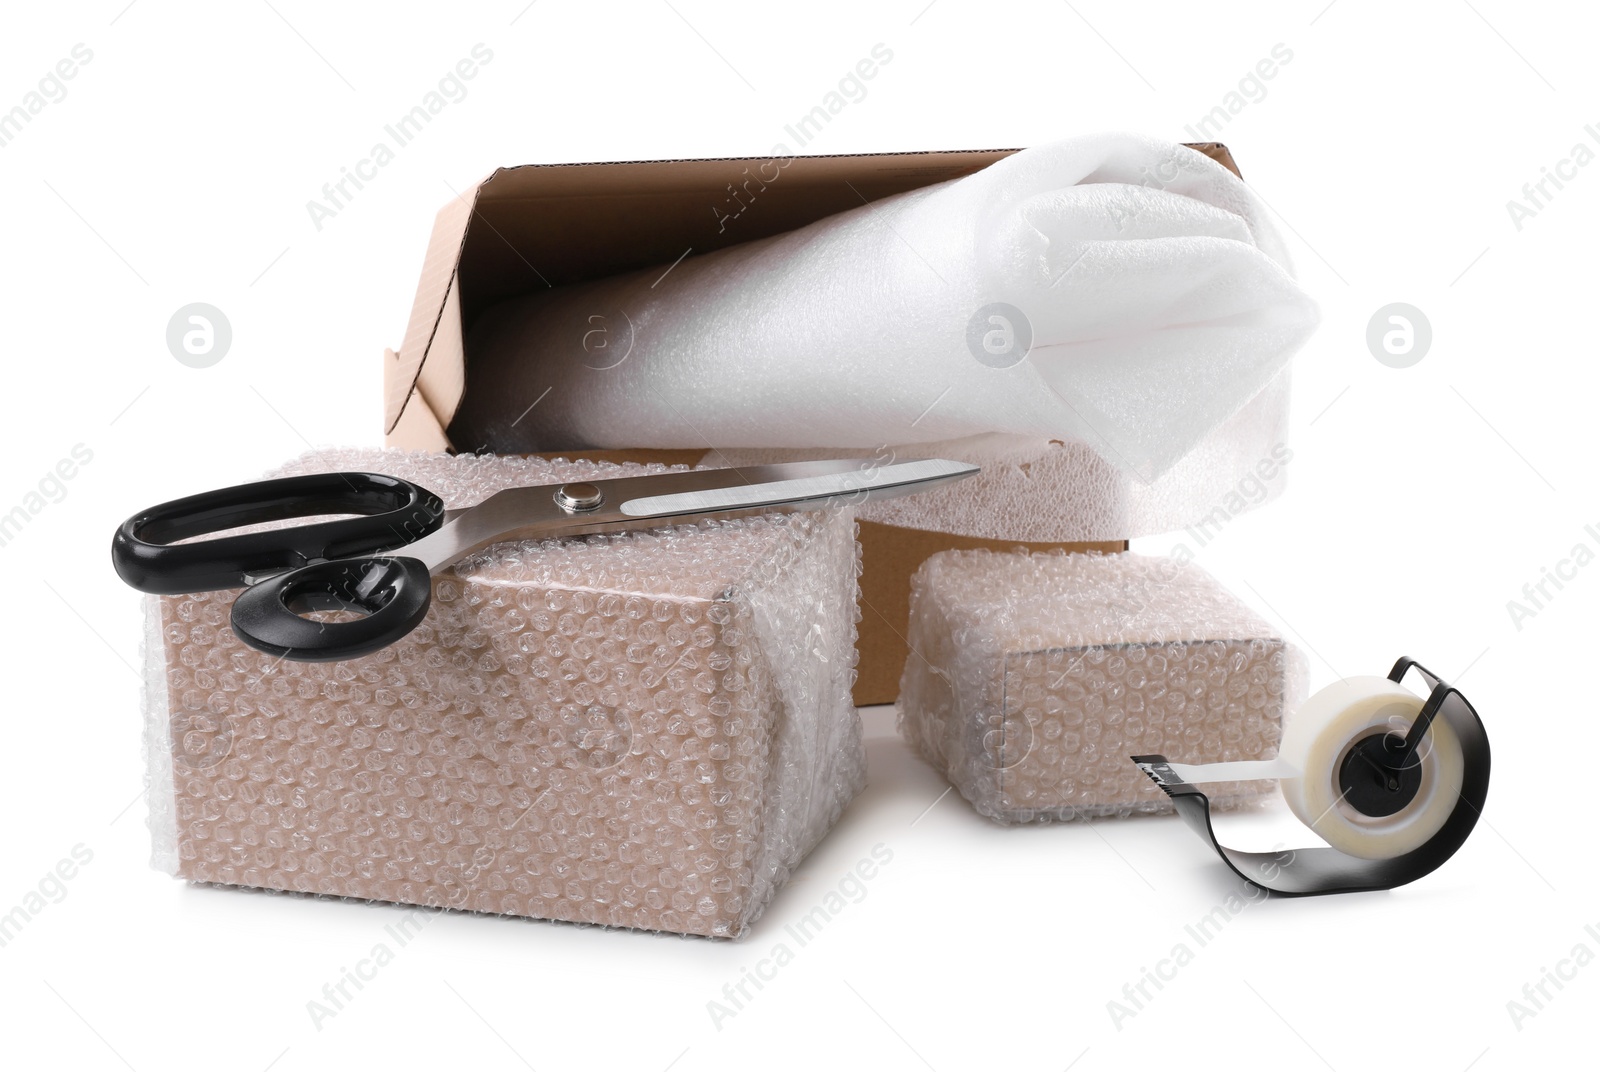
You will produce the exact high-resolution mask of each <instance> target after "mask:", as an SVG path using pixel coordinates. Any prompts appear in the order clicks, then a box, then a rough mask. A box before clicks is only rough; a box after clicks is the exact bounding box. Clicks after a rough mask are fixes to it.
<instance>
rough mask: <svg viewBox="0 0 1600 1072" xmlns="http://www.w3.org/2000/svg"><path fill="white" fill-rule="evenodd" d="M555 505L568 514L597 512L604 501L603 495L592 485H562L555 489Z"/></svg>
mask: <svg viewBox="0 0 1600 1072" xmlns="http://www.w3.org/2000/svg"><path fill="white" fill-rule="evenodd" d="M555 500H556V505H557V506H559V507H561V509H563V510H565V511H566V512H567V513H569V514H576V513H581V512H583V511H586V510H598V509H599V508H600V504H601V503H603V502H605V501H606V496H605V493H604V492H602V491H601V490H600V489H599V488H597V487H595V486H594V485H593V484H582V483H579V484H563V485H561V486H560V487H559V488H557V489H556V494H555Z"/></svg>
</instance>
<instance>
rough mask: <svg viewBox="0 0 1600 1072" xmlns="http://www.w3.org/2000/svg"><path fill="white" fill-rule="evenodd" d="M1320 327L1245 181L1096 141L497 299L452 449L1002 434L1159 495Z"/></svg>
mask: <svg viewBox="0 0 1600 1072" xmlns="http://www.w3.org/2000/svg"><path fill="white" fill-rule="evenodd" d="M776 181H779V182H781V181H782V178H781V176H780V178H779V179H777V180H776ZM996 304H1004V305H1007V306H1011V307H1013V308H1015V309H1017V310H1020V312H1021V314H1022V320H1021V321H1018V322H1017V323H1016V324H1013V325H1012V327H1014V328H1018V329H1019V330H1020V327H1019V325H1020V324H1022V323H1023V322H1025V323H1026V325H1027V327H1026V332H1027V334H1028V335H1029V336H1030V337H1031V343H1030V344H1029V349H1028V350H1027V355H1026V357H1025V358H1024V359H1022V360H1021V361H1019V362H1018V363H1016V364H1012V365H1010V366H1009V367H1005V368H997V367H993V366H992V363H985V362H984V361H981V360H980V359H979V355H980V354H981V353H982V352H983V348H982V346H981V345H979V343H978V342H977V341H974V340H975V339H981V338H982V337H983V334H984V332H985V331H986V330H987V329H988V326H989V325H990V324H992V323H993V321H992V320H991V319H990V317H991V316H992V315H993V313H992V312H989V311H988V307H990V306H993V305H996ZM595 317H603V318H605V322H606V323H607V324H610V325H613V326H614V325H618V324H622V325H626V329H625V333H626V335H627V336H628V337H627V338H625V339H618V338H616V337H615V336H616V335H617V334H618V333H619V332H620V331H621V330H622V329H616V328H615V327H613V329H612V335H613V338H611V339H610V343H609V345H608V346H607V348H606V349H604V350H603V351H599V352H591V351H590V350H586V349H585V345H584V344H585V340H586V338H591V337H592V333H593V331H594V325H595V323H596V321H595V319H594V318H595ZM1013 319H1015V318H1013ZM1315 321H1316V311H1315V307H1314V305H1313V304H1312V302H1311V301H1310V300H1309V299H1308V298H1307V297H1306V296H1305V295H1304V293H1302V292H1301V290H1300V289H1299V287H1298V286H1297V285H1296V284H1295V283H1294V281H1293V278H1292V276H1291V274H1290V270H1289V267H1288V259H1287V257H1286V254H1285V252H1284V249H1283V245H1282V242H1281V240H1280V239H1279V237H1278V236H1277V234H1276V232H1275V231H1274V230H1273V228H1272V226H1271V224H1270V223H1269V222H1268V220H1267V217H1266V212H1265V209H1264V208H1263V207H1262V205H1261V203H1260V202H1259V201H1258V200H1257V199H1256V197H1255V196H1254V195H1253V194H1252V193H1251V192H1250V190H1249V189H1248V188H1247V187H1246V186H1245V185H1244V183H1242V182H1241V181H1240V180H1239V179H1238V178H1237V177H1236V176H1235V175H1233V174H1232V173H1231V172H1229V171H1228V170H1227V169H1226V168H1224V167H1222V166H1221V165H1220V164H1217V163H1215V162H1214V161H1212V160H1210V159H1209V158H1207V157H1205V156H1203V155H1202V154H1200V153H1198V152H1195V151H1193V150H1191V149H1188V148H1185V147H1183V146H1181V145H1177V144H1175V143H1171V142H1163V141H1158V140H1154V139H1149V138H1144V137H1138V136H1132V135H1097V136H1091V137H1079V138H1072V139H1068V140H1065V141H1061V142H1057V143H1054V144H1050V145H1045V146H1040V147H1037V148H1033V149H1027V150H1023V151H1021V152H1018V153H1016V154H1013V155H1012V156H1009V157H1006V158H1003V159H1001V160H999V161H997V162H996V163H994V164H992V165H990V166H989V167H987V168H985V169H983V170H982V171H980V172H977V173H975V174H973V175H969V176H966V177H963V178H960V179H955V180H951V181H948V182H944V183H940V184H937V185H934V186H930V187H926V188H923V189H918V190H913V191H909V192H906V193H902V194H898V195H895V196H892V197H888V198H884V199H883V200H880V201H877V202H874V203H872V204H864V205H863V206H862V207H860V208H858V209H854V210H851V211H848V212H844V213H840V214H838V215H836V216H831V217H828V218H826V219H823V220H819V221H817V222H816V223H813V224H811V225H809V226H807V227H803V228H801V229H799V230H796V231H792V232H789V233H786V234H781V235H776V236H773V237H771V238H766V239H761V240H759V241H755V242H750V243H746V244H743V245H740V246H735V247H731V248H728V249H724V250H720V251H717V252H714V253H710V254H707V255H705V256H700V257H695V256H690V257H688V258H686V259H684V260H683V261H682V262H681V263H679V264H677V265H675V266H670V267H669V266H666V265H663V266H660V267H659V268H651V269H647V270H644V271H640V272H635V273H631V274H627V275H621V276H617V277H613V278H608V279H603V280H599V281H594V282H589V283H583V284H577V285H572V286H565V287H560V288H556V289H554V290H551V291H546V292H543V293H538V294H534V295H530V296H527V297H521V298H516V299H512V300H509V301H507V302H503V303H501V304H499V305H497V306H495V307H493V308H491V309H489V310H487V311H486V312H485V313H484V314H483V315H482V316H481V317H480V318H479V319H478V321H477V322H476V323H475V324H473V325H471V326H470V328H469V342H468V348H467V352H468V355H469V367H468V369H467V378H468V380H467V382H468V389H467V391H466V395H465V397H464V399H463V402H462V405H461V408H460V410H459V411H458V412H457V413H456V414H455V416H454V420H453V422H452V426H451V434H452V438H453V439H454V440H456V441H457V442H463V443H466V442H470V443H473V444H478V443H486V444H489V445H490V446H491V448H493V449H496V450H500V451H521V450H538V449H557V448H559V449H576V448H580V447H658V448H686V447H705V446H706V445H708V444H710V445H712V446H715V447H719V448H722V447H730V448H736V447H737V448H743V447H749V448H811V447H821V448H828V449H832V450H838V449H856V450H865V449H872V448H879V447H884V446H886V445H887V446H889V447H893V446H896V445H904V444H914V443H931V442H940V441H948V440H953V439H962V438H966V437H972V436H980V435H987V434H994V433H999V434H1003V435H1008V436H1013V437H1022V438H1025V439H1033V440H1043V441H1046V442H1048V441H1050V440H1059V441H1074V442H1082V443H1086V444H1088V445H1090V446H1091V447H1092V448H1093V449H1094V450H1095V451H1096V452H1097V454H1098V455H1099V456H1100V457H1102V458H1103V459H1104V460H1105V461H1106V462H1108V463H1110V464H1111V465H1112V466H1114V467H1116V468H1117V469H1118V470H1120V471H1123V472H1124V473H1127V474H1130V475H1131V476H1132V477H1133V478H1136V479H1139V480H1146V481H1148V480H1152V479H1155V478H1156V477H1158V476H1159V475H1160V474H1161V473H1162V472H1165V471H1166V470H1168V469H1169V468H1171V467H1172V466H1173V465H1174V464H1175V463H1176V462H1177V461H1178V460H1179V459H1180V458H1182V457H1184V456H1185V454H1187V453H1188V452H1189V451H1190V450H1192V449H1193V448H1194V447H1195V446H1196V445H1197V444H1199V443H1200V442H1201V441H1202V440H1204V439H1205V437H1206V436H1207V435H1208V434H1209V433H1210V432H1212V431H1213V430H1215V429H1217V428H1218V427H1219V426H1220V425H1222V424H1223V423H1224V422H1225V421H1227V419H1228V418H1229V417H1231V416H1233V415H1234V414H1235V413H1237V412H1238V411H1239V410H1240V409H1241V408H1242V407H1243V406H1244V405H1245V404H1246V403H1247V402H1249V401H1250V400H1251V399H1253V398H1255V397H1257V396H1258V395H1259V394H1260V393H1261V392H1262V390H1263V389H1264V388H1265V387H1266V386H1267V385H1268V384H1269V383H1270V382H1271V381H1272V380H1273V379H1274V377H1275V376H1277V374H1278V373H1279V372H1281V371H1282V370H1283V369H1284V367H1285V365H1286V364H1287V362H1288V360H1289V357H1290V355H1291V354H1292V353H1293V352H1294V351H1295V350H1296V349H1297V348H1298V347H1299V346H1300V345H1301V344H1302V343H1303V342H1304V341H1305V339H1306V338H1307V337H1308V335H1309V333H1310V332H1311V330H1312V328H1313V326H1314V324H1315ZM975 325H976V327H977V334H976V335H975V336H973V338H970V339H969V335H970V334H971V333H972V331H973V330H974V326H975ZM481 382H488V383H492V384H493V385H494V389H493V390H474V389H473V385H474V384H475V383H481ZM547 388H548V389H549V394H548V395H545V391H546V389H547ZM535 399H541V401H540V402H539V404H538V405H537V406H535V407H533V408H532V409H529V403H531V402H533V401H534V400H535Z"/></svg>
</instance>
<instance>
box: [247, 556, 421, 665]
mask: <svg viewBox="0 0 1600 1072" xmlns="http://www.w3.org/2000/svg"><path fill="white" fill-rule="evenodd" d="M432 593H433V579H432V577H430V576H429V574H428V567H427V566H425V565H424V564H423V563H422V562H420V561H419V560H417V559H415V558H405V557H389V556H383V555H373V556H370V557H366V558H344V559H336V560H334V561H331V562H317V563H314V564H312V565H310V566H304V567H301V568H300V569H297V570H290V571H289V572H288V573H280V574H278V575H276V576H274V577H269V578H267V579H266V580H264V581H261V582H259V583H257V584H254V585H252V586H251V587H249V588H246V589H245V590H244V591H243V592H240V593H239V597H238V598H237V599H235V600H234V601H233V616H232V620H233V632H234V634H235V635H236V636H238V638H239V639H240V640H241V641H243V642H244V643H246V644H248V645H250V647H252V648H255V649H256V650H257V651H264V652H266V653H267V654H268V655H276V656H278V657H279V658H289V659H295V660H297V661H299V662H337V661H339V660H341V659H356V658H359V657H361V656H363V655H370V654H371V653H373V652H375V651H377V650H378V649H380V648H383V647H387V646H388V645H390V644H392V643H394V642H395V641H396V640H399V639H400V638H401V637H403V636H405V635H406V634H407V633H409V632H411V630H413V629H415V628H416V627H417V626H418V625H419V624H421V622H422V619H423V618H424V617H425V616H426V615H427V613H428V602H429V599H430V598H431V596H432ZM313 611H349V612H352V613H354V614H355V615H356V617H355V618H353V619H351V620H349V621H317V620H315V619H312V618H307V617H305V616H304V615H305V614H306V613H308V612H313Z"/></svg>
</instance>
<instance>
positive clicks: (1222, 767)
mask: <svg viewBox="0 0 1600 1072" xmlns="http://www.w3.org/2000/svg"><path fill="white" fill-rule="evenodd" d="M1167 766H1169V767H1171V768H1172V773H1173V774H1176V775H1177V776H1178V777H1179V778H1182V779H1183V780H1184V781H1186V782H1188V783H1189V784H1190V785H1203V784H1204V783H1206V782H1249V781H1254V780H1256V779H1257V778H1298V777H1300V770H1299V769H1298V768H1296V767H1295V766H1294V765H1293V764H1292V763H1289V762H1287V761H1286V760H1282V759H1241V760H1236V761H1234V762H1232V763H1168V764H1167Z"/></svg>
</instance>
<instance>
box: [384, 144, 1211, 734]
mask: <svg viewBox="0 0 1600 1072" xmlns="http://www.w3.org/2000/svg"><path fill="white" fill-rule="evenodd" d="M1190 148H1192V149H1195V150H1196V151H1198V152H1201V153H1204V154H1205V155H1206V156H1209V157H1211V158H1212V159H1213V160H1216V161H1217V162H1218V163H1220V164H1222V165H1223V166H1224V167H1226V168H1228V170H1230V171H1232V172H1233V173H1234V174H1238V173H1239V169H1238V167H1237V166H1236V165H1235V164H1234V161H1233V157H1232V155H1231V154H1230V153H1229V152H1228V149H1227V147H1226V146H1224V145H1222V144H1220V143H1217V142H1207V143H1203V144H1195V145H1191V146H1190ZM1014 152H1017V150H1016V149H975V150H956V151H949V152H923V153H874V154H861V155H850V156H798V157H759V156H758V157H729V158H725V159H712V160H647V161H630V162H619V163H593V164H533V165H526V166H522V167H511V168H501V169H499V170H497V171H495V172H494V173H493V174H492V175H490V176H489V177H488V178H487V179H485V180H484V181H483V182H482V183H480V184H479V185H478V187H477V188H476V189H474V190H472V191H471V192H469V193H467V194H464V195H463V196H462V197H459V198H457V199H456V200H454V201H452V202H450V203H449V204H448V205H446V206H445V207H444V208H443V209H441V210H440V212H439V214H438V217H437V218H436V220H435V222H434V228H433V234H432V237H431V238H430V239H429V243H428V253H427V257H426V259H425V260H424V263H423V271H422V278H421V279H420V281H419V282H418V285H417V296H416V300H415V303H414V305H413V307H412V313H411V319H410V321H409V323H408V324H407V327H406V335H405V340H404V342H403V343H402V344H401V347H400V349H399V350H398V351H393V350H391V351H386V353H385V358H384V433H385V443H386V445H388V446H391V447H401V448H406V449H410V450H436V451H440V450H477V449H482V448H483V447H484V446H487V445H486V444H477V443H454V442H452V441H451V439H450V435H449V427H450V421H451V418H452V417H453V416H454V414H455V412H456V408H457V407H458V405H459V404H460V401H461V398H462V397H463V395H464V393H465V392H466V391H468V390H493V389H494V385H493V384H476V383H474V382H473V381H472V376H471V367H470V361H469V360H468V355H467V354H466V353H465V350H464V340H465V337H466V334H467V332H466V328H467V326H469V325H470V324H471V323H472V321H473V318H474V317H475V316H476V315H477V313H478V312H480V311H481V310H482V309H483V308H484V307H485V306H487V305H488V304H491V303H492V302H494V301H496V300H499V299H501V298H505V297H508V296H510V295H513V294H519V293H527V292H529V291H532V290H536V289H540V288H544V287H554V286H561V285H565V284H568V283H575V282H580V281H583V280H587V279H596V278H600V277H603V276H607V275H612V274H615V273H618V272H625V271H630V270H633V269H638V268H644V267H649V266H650V265H656V264H670V263H672V262H674V261H676V260H677V259H679V258H680V257H683V256H686V255H691V254H702V253H708V252H711V251H713V250H717V249H722V248H725V247H727V246H730V245H735V244H737V243H740V242H748V241H752V240H754V239H758V238H765V237H768V236H769V235H773V234H780V233H782V232H784V231H788V230H793V229H794V228H797V227H802V226H804V225H806V224H808V223H812V222H814V221H816V220H819V219H822V218H823V217H825V216H829V215H833V214H834V213H837V212H842V211H844V210H846V209H850V208H854V207H856V206H857V205H860V204H863V203H868V202H871V201H875V200H878V199H879V198H883V197H888V196H891V195H893V194H897V193H902V192H904V191H907V190H914V189H918V188H920V187H923V186H928V185H932V184H933V183H937V182H944V181H946V180H948V179H953V178H958V177H960V176H962V175H966V174H970V173H972V172H974V171H978V170H980V169H982V168H985V167H987V166H989V165H990V164H992V163H994V162H995V161H996V160H999V159H1001V158H1002V157H1005V156H1009V155H1010V154H1011V153H1014ZM560 448H561V444H559V443H552V444H549V450H548V451H546V452H544V453H545V454H546V456H550V457H555V456H563V457H574V458H576V457H584V458H603V459H608V460H627V461H667V462H679V463H682V464H695V463H697V462H698V461H699V460H700V456H701V452H699V451H629V450H613V451H578V452H571V451H562V450H561V449H560ZM861 539H862V556H863V567H862V568H863V574H862V578H861V595H862V619H861V626H860V629H861V635H860V643H859V651H860V656H861V659H860V664H859V669H860V677H859V679H858V680H857V683H856V692H855V698H856V702H857V703H858V704H872V703H890V702H893V700H894V699H895V696H896V694H897V690H898V685H899V680H900V671H901V669H902V667H903V666H904V663H905V659H906V656H907V653H908V649H907V647H906V643H905V639H904V635H905V625H906V622H907V620H908V619H907V613H908V611H907V606H908V601H909V598H910V577H911V574H912V573H913V572H914V571H915V570H916V568H917V567H918V566H919V565H921V564H922V562H923V561H924V560H925V559H926V558H927V557H928V556H929V555H931V554H933V553H934V552H936V551H940V550H945V549H947V548H953V547H962V548H970V547H990V548H993V549H999V550H1003V549H1007V548H1010V547H1015V546H1018V544H1016V543H1014V542H1006V541H992V540H977V539H965V538H959V537H952V536H948V535H944V534H941V533H930V532H921V531H916V530H911V529H901V528H896V527H893V526H888V525H878V524H872V523H865V524H863V525H862V526H861ZM1031 546H1035V547H1040V546H1066V547H1068V548H1069V549H1072V550H1085V549H1097V550H1121V549H1124V548H1125V547H1126V546H1127V545H1126V543H1122V542H1116V543H1101V544H1085V545H1031Z"/></svg>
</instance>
